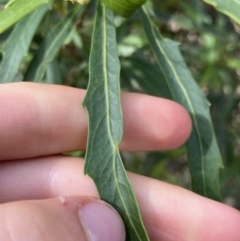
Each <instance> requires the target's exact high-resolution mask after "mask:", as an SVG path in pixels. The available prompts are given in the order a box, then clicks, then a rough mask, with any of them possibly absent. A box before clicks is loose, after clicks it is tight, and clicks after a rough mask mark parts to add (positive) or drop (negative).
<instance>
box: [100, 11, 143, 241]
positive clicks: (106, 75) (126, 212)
mask: <svg viewBox="0 0 240 241" xmlns="http://www.w3.org/2000/svg"><path fill="white" fill-rule="evenodd" d="M103 11H104V14H103V15H104V16H105V17H104V21H103V23H102V24H103V29H104V34H103V38H104V40H103V41H102V43H103V46H102V48H103V65H104V66H105V67H104V68H103V75H104V78H105V79H106V81H104V82H105V84H104V87H105V93H107V94H106V107H107V108H106V110H108V116H110V114H109V113H110V105H109V102H110V101H109V99H110V98H109V89H110V88H109V84H108V83H109V79H108V74H107V53H106V46H107V28H106V26H107V19H106V16H107V14H106V8H103ZM107 129H108V132H109V136H111V138H110V140H111V145H112V149H113V150H114V152H113V160H114V161H113V170H114V178H115V183H116V187H117V191H118V193H119V194H120V193H121V191H120V189H119V185H118V178H117V176H116V173H117V171H116V160H117V155H118V147H117V146H116V145H115V143H114V141H113V137H112V132H111V123H110V118H107ZM119 197H120V199H121V202H122V205H123V207H124V209H125V214H126V215H127V216H128V219H129V220H130V223H131V225H132V227H133V229H134V231H135V234H136V235H137V237H138V239H139V240H141V238H140V237H139V234H138V232H137V230H136V227H135V225H134V223H133V222H132V218H131V217H130V216H129V213H128V211H127V208H126V205H125V202H124V200H123V199H122V196H121V195H119Z"/></svg>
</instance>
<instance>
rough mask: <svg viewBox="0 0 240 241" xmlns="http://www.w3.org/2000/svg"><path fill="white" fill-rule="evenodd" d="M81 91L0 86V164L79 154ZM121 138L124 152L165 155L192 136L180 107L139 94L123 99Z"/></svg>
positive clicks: (83, 118) (83, 119)
mask: <svg viewBox="0 0 240 241" xmlns="http://www.w3.org/2000/svg"><path fill="white" fill-rule="evenodd" d="M84 95H85V91H84V90H80V89H76V88H71V87H65V86H57V85H47V84H37V83H11V84H3V85H1V86H0V101H1V106H0V116H1V122H0V129H1V138H0V160H8V159H22V158H31V157H37V156H43V155H52V154H58V153H63V152H68V151H74V150H83V149H85V146H86V139H87V113H86V110H85V109H84V108H82V107H81V106H80V105H81V103H82V102H83V98H84ZM122 105H123V117H124V136H123V140H122V142H121V145H120V148H121V149H124V150H128V151H146V150H163V149H164V150H166V149H171V148H175V147H178V146H179V145H182V144H183V143H184V142H185V141H186V139H187V138H188V136H189V133H190V130H191V121H190V117H189V115H188V114H187V112H186V111H185V109H184V108H183V107H181V106H180V105H179V104H177V103H175V102H173V101H170V100H166V99H162V98H156V97H150V96H147V95H143V94H127V93H125V94H123V95H122Z"/></svg>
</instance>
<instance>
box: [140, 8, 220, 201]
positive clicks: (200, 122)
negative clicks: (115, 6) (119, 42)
mask: <svg viewBox="0 0 240 241" xmlns="http://www.w3.org/2000/svg"><path fill="white" fill-rule="evenodd" d="M139 12H140V16H141V20H142V23H143V26H144V30H145V32H146V35H147V38H148V41H149V44H150V46H151V48H152V50H153V52H154V54H155V56H156V58H157V61H158V63H159V66H160V68H161V70H162V72H163V74H164V76H165V79H166V81H167V82H168V85H169V88H170V91H171V93H172V96H173V99H174V100H175V101H177V102H179V103H180V104H182V105H183V106H184V107H185V108H186V109H187V110H188V112H189V113H190V115H191V117H192V122H193V128H192V133H191V136H190V138H189V140H188V142H187V147H188V164H189V169H190V173H191V178H192V188H193V191H195V192H197V193H199V194H201V195H203V196H206V197H209V198H212V199H215V200H220V191H219V177H218V175H219V168H220V167H221V166H222V161H221V156H220V152H219V149H218V146H217V142H216V138H215V135H214V132H213V128H212V123H211V117H210V114H209V103H208V101H207V100H206V98H205V97H204V95H203V94H202V92H201V90H200V89H199V87H198V86H197V84H196V82H195V81H194V79H193V77H192V75H191V73H190V72H189V70H188V68H187V66H186V64H185V62H184V60H183V58H182V55H181V53H180V51H179V48H178V44H177V43H176V42H174V41H172V40H169V39H164V38H162V37H161V36H160V34H159V32H158V30H157V28H156V27H155V26H154V24H153V23H152V21H151V19H150V17H149V16H148V13H147V10H146V8H145V7H142V9H141V10H140V11H139Z"/></svg>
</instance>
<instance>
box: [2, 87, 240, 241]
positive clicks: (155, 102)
mask: <svg viewBox="0 0 240 241" xmlns="http://www.w3.org/2000/svg"><path fill="white" fill-rule="evenodd" d="M84 95H85V91H83V90H79V89H74V88H69V87H64V86H55V85H45V84H34V83H13V84H4V85H1V86H0V103H1V105H0V115H1V122H0V130H1V138H0V159H1V160H2V162H1V163H0V194H1V195H0V202H1V203H2V204H1V205H0V240H1V241H13V240H18V241H33V240H34V241H38V240H39V241H40V240H41V241H42V240H50V241H54V240H57V241H61V240H64V241H65V240H73V241H75V240H76V241H77V240H78V241H79V240H81V241H85V240H91V241H92V240H94V241H98V240H101V241H108V240H111V241H118V240H119V241H120V240H124V231H123V224H122V222H121V220H120V218H119V216H118V214H117V213H116V212H115V211H113V210H112V208H111V207H109V206H108V205H107V204H105V203H104V202H102V201H99V200H97V199H94V198H89V197H95V198H98V195H97V191H96V188H95V186H94V184H93V182H92V180H91V179H90V178H89V177H87V176H84V175H83V165H84V162H83V160H82V159H80V158H74V157H67V156H62V155H61V154H60V153H63V152H67V151H73V150H78V149H84V148H85V146H86V138H87V114H86V111H85V109H84V108H81V107H80V104H81V103H82V100H83V97H84ZM122 104H123V116H124V130H125V132H124V137H123V140H122V143H121V145H120V148H121V149H122V150H128V151H147V150H167V149H172V148H176V147H178V146H179V145H181V144H183V143H184V142H185V141H186V139H187V138H188V136H189V133H190V129H191V122H190V118H189V116H188V114H187V113H186V111H185V110H184V109H183V108H182V107H181V106H179V105H178V104H176V103H174V102H172V101H169V100H165V99H161V98H155V97H150V96H146V95H140V94H123V96H122ZM176 117H177V118H176ZM129 177H130V180H131V182H132V184H133V187H134V191H135V193H136V196H137V199H138V202H139V205H140V210H141V213H142V217H143V221H144V223H145V226H146V228H147V231H148V233H149V236H150V239H151V241H160V240H161V241H170V240H171V241H173V240H176V241H185V240H186V241H215V240H216V241H226V240H229V241H239V240H240V229H239V224H240V214H239V212H238V211H237V210H235V209H233V208H231V207H228V206H226V205H224V204H221V203H218V202H215V201H212V200H209V199H207V198H204V197H201V196H199V195H197V194H194V193H192V192H190V191H188V190H185V189H183V188H180V187H176V186H173V185H170V184H166V183H163V182H161V181H157V180H153V179H151V178H147V177H143V176H139V175H136V174H132V173H129ZM93 213H94V215H92V214H93ZM96 214H98V215H96ZM106 223H107V227H106V225H105V224H106ZM104 228H105V229H104ZM85 233H88V235H90V236H91V234H92V235H96V236H95V239H94V238H93V237H92V239H90V238H89V239H87V237H86V236H87V235H86V234H85ZM90 233H91V234H90Z"/></svg>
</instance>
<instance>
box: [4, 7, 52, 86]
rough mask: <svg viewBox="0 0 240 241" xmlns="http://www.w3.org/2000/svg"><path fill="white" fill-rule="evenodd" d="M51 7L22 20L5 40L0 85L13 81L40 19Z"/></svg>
mask: <svg viewBox="0 0 240 241" xmlns="http://www.w3.org/2000/svg"><path fill="white" fill-rule="evenodd" d="M51 5H52V4H47V5H44V6H42V7H40V8H39V9H37V10H36V11H34V12H33V13H31V14H29V15H28V16H26V17H25V18H23V19H22V20H21V21H20V22H19V23H18V24H17V25H16V27H15V28H14V30H13V31H12V33H11V35H10V36H9V38H8V39H7V40H6V42H5V44H4V45H3V47H2V49H1V52H2V54H3V59H2V63H1V65H0V82H1V83H8V82H12V81H13V80H14V77H15V76H16V74H17V72H18V69H19V65H20V63H21V61H22V59H23V57H25V56H26V55H27V52H28V49H29V45H30V43H31V40H32V38H33V35H34V33H35V31H36V29H37V27H38V25H39V23H40V21H41V19H42V17H43V16H44V14H45V13H46V12H47V11H48V9H49V8H50V7H51Z"/></svg>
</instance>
